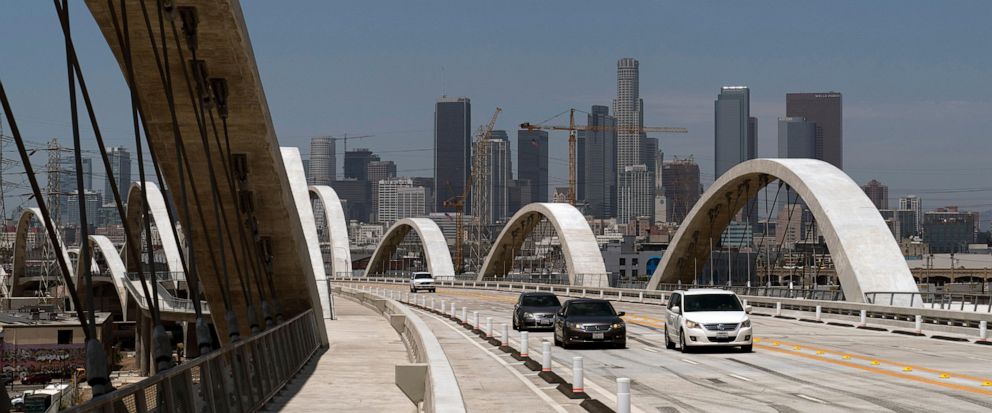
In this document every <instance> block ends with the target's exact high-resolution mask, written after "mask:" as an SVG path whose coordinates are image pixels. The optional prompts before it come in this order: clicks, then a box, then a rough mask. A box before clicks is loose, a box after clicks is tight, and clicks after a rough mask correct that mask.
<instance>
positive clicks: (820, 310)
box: [816, 306, 823, 321]
mask: <svg viewBox="0 0 992 413" xmlns="http://www.w3.org/2000/svg"><path fill="white" fill-rule="evenodd" d="M821 314H823V307H821V306H816V321H820V317H821Z"/></svg>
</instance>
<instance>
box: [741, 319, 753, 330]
mask: <svg viewBox="0 0 992 413" xmlns="http://www.w3.org/2000/svg"><path fill="white" fill-rule="evenodd" d="M748 327H751V319H750V318H748V319H745V320H744V322H743V323H741V328H748Z"/></svg>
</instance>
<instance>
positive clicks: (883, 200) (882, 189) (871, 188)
mask: <svg viewBox="0 0 992 413" xmlns="http://www.w3.org/2000/svg"><path fill="white" fill-rule="evenodd" d="M861 189H862V190H863V191H865V195H868V199H870V200H871V203H873V204H875V208H878V209H889V187H887V186H885V185H882V183H881V182H878V181H876V180H874V179H872V180H871V181H868V183H867V184H865V185H864V186H862V187H861Z"/></svg>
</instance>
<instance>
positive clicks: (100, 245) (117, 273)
mask: <svg viewBox="0 0 992 413" xmlns="http://www.w3.org/2000/svg"><path fill="white" fill-rule="evenodd" d="M89 238H90V248H91V251H92V252H91V253H92V254H93V256H94V257H96V253H97V252H99V253H102V254H103V258H104V260H105V261H106V263H107V270H108V271H109V272H110V279H109V280H108V279H102V278H103V277H93V284H94V287H95V286H96V284H97V283H101V282H102V283H106V282H110V283H112V284H113V287H114V291H115V292H116V294H117V299H118V300H120V304H121V312H122V313H123V316H122V318H123V320H124V321H127V310H128V301H129V300H128V292H127V287H126V286H125V285H124V283H126V282H131V281H130V280H128V278H127V267H126V266H125V265H124V261H123V260H121V256H120V254H119V253H118V251H117V248H116V247H114V243H113V242H112V241H110V238H107V237H105V236H103V235H90V236H89ZM90 265H91V267H90V268H94V267H96V265H97V264H96V258H94V259H93V260H92V262H91V263H90ZM82 277H83V266H82V265H77V266H76V274H75V278H76V280H77V282H76V291H78V292H79V295H80V299H82V300H84V302H85V298H84V297H85V295H86V294H87V292H86V285H85V284H84V283H82V282H80V281H79V280H82ZM138 304H139V306H140V305H141V304H143V303H141V302H138ZM146 306H147V305H146Z"/></svg>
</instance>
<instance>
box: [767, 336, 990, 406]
mask: <svg viewBox="0 0 992 413" xmlns="http://www.w3.org/2000/svg"><path fill="white" fill-rule="evenodd" d="M758 346H759V347H762V348H765V349H767V350H771V351H775V352H779V353H784V354H789V355H792V356H798V357H804V358H808V359H811V360H818V361H822V362H825V363H831V364H836V365H839V366H844V367H851V368H856V369H860V370H864V371H868V372H872V373H877V374H882V375H885V376H890V377H895V378H899V379H903V380H912V381H915V382H919V383H926V384H932V385H935V386H941V387H946V388H950V389H955V390H962V391H966V392H971V393H976V394H982V395H986V396H992V391H990V390H985V389H980V388H976V387H972V386H965V385H961V384H955V383H948V382H941V381H937V380H932V379H928V378H925V377H919V376H914V375H906V374H899V373H896V372H893V371H889V370H883V369H880V368H875V367H869V366H864V365H861V364H856V363H850V362H846V361H840V360H834V359H830V358H823V357H816V356H813V355H810V354H805V353H796V352H793V351H788V350H783V349H780V348H775V347H772V346H767V345H764V344H759V345H758ZM948 377H949V376H948Z"/></svg>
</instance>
